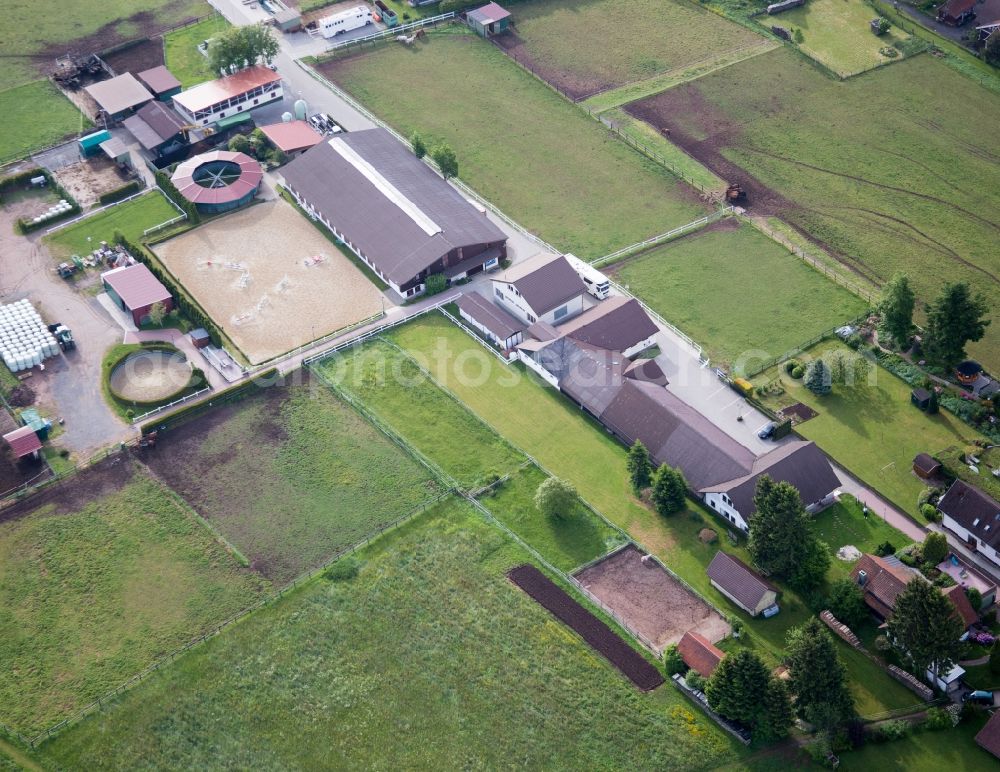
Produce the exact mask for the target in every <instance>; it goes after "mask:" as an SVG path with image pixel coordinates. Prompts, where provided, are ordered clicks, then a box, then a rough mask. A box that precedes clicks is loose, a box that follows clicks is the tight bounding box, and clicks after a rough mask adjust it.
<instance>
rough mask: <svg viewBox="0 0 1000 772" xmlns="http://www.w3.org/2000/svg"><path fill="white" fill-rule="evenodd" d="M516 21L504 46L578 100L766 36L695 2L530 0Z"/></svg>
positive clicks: (520, 8)
mask: <svg viewBox="0 0 1000 772" xmlns="http://www.w3.org/2000/svg"><path fill="white" fill-rule="evenodd" d="M611 19H613V20H614V21H613V22H610V21H609V20H611ZM654 20H655V21H654ZM514 22H515V25H516V32H512V33H509V34H507V35H500V36H499V37H497V38H496V43H497V45H498V46H500V47H501V48H503V49H504V50H505V51H506V52H507V53H508V54H509V55H510V56H512V57H513V58H515V59H517V60H518V61H519V62H521V63H523V64H525V65H526V66H528V67H529V68H530V69H531V70H532V71H534V72H535V73H537V74H538V75H539V77H541V78H543V79H544V80H546V81H548V82H549V83H551V84H552V85H554V86H555V87H556V88H558V89H559V90H560V91H563V92H564V93H566V94H567V95H568V96H569V97H570V98H571V99H583V98H586V97H589V96H592V95H594V94H595V93H598V92H601V91H605V90H607V89H611V88H615V87H617V86H622V85H625V84H627V83H632V82H634V81H637V80H645V79H649V78H653V77H655V76H656V75H661V74H662V73H664V72H666V71H668V70H674V69H677V68H678V67H683V66H685V65H690V64H692V63H694V62H696V61H700V60H704V59H707V58H711V57H713V56H717V55H719V54H724V53H726V52H728V51H732V50H736V49H741V48H746V47H748V46H753V45H756V44H759V43H761V42H763V41H762V39H761V37H760V36H759V35H756V34H755V33H753V32H751V31H750V30H748V29H746V28H745V27H741V26H740V25H738V24H736V23H734V22H730V21H727V20H725V19H723V18H720V17H719V16H718V15H716V14H714V13H712V12H711V11H707V10H705V9H704V8H702V7H700V6H698V5H696V4H695V3H693V2H688V0H666V2H657V0H584V2H577V1H575V0H530V2H525V3H518V4H517V8H516V9H514ZM665 30H670V31H671V32H670V33H668V34H664V31H665ZM682 30H683V34H679V33H680V32H681V31H682Z"/></svg>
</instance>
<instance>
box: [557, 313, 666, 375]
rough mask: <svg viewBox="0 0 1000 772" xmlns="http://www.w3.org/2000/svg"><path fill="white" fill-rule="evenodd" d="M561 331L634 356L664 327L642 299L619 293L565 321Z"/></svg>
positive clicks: (650, 343) (577, 339) (592, 343)
mask: <svg viewBox="0 0 1000 772" xmlns="http://www.w3.org/2000/svg"><path fill="white" fill-rule="evenodd" d="M559 332H560V334H562V335H566V336H569V337H571V338H573V340H575V341H578V342H580V343H586V344H589V345H591V346H596V347H598V348H603V349H608V350H609V351H620V352H621V353H622V354H623V355H624V356H626V357H632V356H635V355H636V354H638V353H639V352H640V351H644V350H645V349H647V348H649V347H650V346H652V345H653V344H654V343H655V342H656V336H657V334H658V333H659V332H660V328H659V327H657V326H656V323H655V322H654V321H653V320H652V319H650V318H649V314H647V313H646V312H645V311H644V310H643V308H642V306H641V305H640V304H639V301H638V300H636V299H635V298H629V297H625V296H623V295H615V296H614V297H610V298H608V299H607V300H603V301H601V302H600V303H598V304H597V305H596V306H594V307H593V308H589V309H587V310H586V311H584V312H583V313H582V314H580V315H579V316H577V317H576V318H574V319H571V320H570V321H568V322H566V323H564V324H561V325H560V326H559ZM661 375H662V373H661Z"/></svg>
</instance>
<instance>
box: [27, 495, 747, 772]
mask: <svg viewBox="0 0 1000 772" xmlns="http://www.w3.org/2000/svg"><path fill="white" fill-rule="evenodd" d="M525 559H526V555H525V554H524V553H523V552H522V551H521V550H520V549H519V548H517V547H516V546H515V545H513V544H512V543H511V542H510V541H509V540H507V539H506V537H505V536H503V535H502V533H501V532H500V531H498V530H497V529H495V528H493V527H491V526H489V525H487V524H485V523H484V522H483V521H482V520H481V519H480V518H479V517H478V516H477V515H476V514H475V513H474V512H473V511H471V509H470V508H469V507H468V505H467V504H464V503H462V502H461V501H459V500H455V499H452V500H450V501H449V502H447V503H445V504H444V505H441V506H439V507H438V508H437V509H435V510H432V511H430V512H428V513H426V514H424V515H422V516H421V517H420V518H418V519H417V520H414V521H412V522H411V523H409V524H407V525H406V526H404V527H403V528H401V529H399V530H398V531H394V532H391V533H389V534H387V535H386V536H385V537H384V538H383V539H381V540H379V541H378V542H375V543H374V544H372V545H371V546H370V547H368V548H366V549H365V550H363V551H362V552H361V553H359V555H358V557H357V558H356V563H354V565H356V566H357V567H358V572H357V575H356V576H354V577H353V578H341V579H339V580H336V581H331V580H327V579H317V580H316V581H314V582H311V583H309V584H307V585H305V586H304V587H302V588H301V589H300V590H298V591H297V592H295V593H293V594H291V595H288V596H286V597H285V598H284V599H283V600H281V601H280V602H278V603H276V604H274V605H273V606H270V607H268V608H267V609H265V610H263V611H261V612H260V613H258V614H256V615H254V616H253V617H251V618H250V619H249V620H247V621H246V622H245V623H243V624H240V625H238V626H236V627H234V628H232V629H230V630H229V631H227V633H226V634H225V635H223V636H219V637H217V638H214V639H212V640H211V641H210V642H208V643H207V644H206V645H205V646H204V647H201V648H199V649H198V650H197V651H195V652H193V653H192V654H191V655H190V656H188V657H185V658H184V659H182V660H179V661H178V662H177V663H175V665H174V666H172V667H171V668H169V669H166V670H164V671H161V672H160V673H159V674H157V675H156V676H154V677H153V678H150V679H149V680H148V681H146V682H145V683H143V684H142V685H141V686H139V687H138V688H136V689H135V690H133V691H131V692H129V693H127V694H126V695H124V696H123V697H122V698H121V699H120V700H118V701H117V702H116V704H114V705H113V706H112V707H110V708H109V709H107V710H105V711H104V712H102V713H99V714H95V715H93V716H91V717H90V718H88V719H87V720H85V721H84V722H82V723H80V724H78V725H77V726H75V727H72V728H71V729H69V730H68V731H67V732H66V733H64V734H62V735H60V736H58V737H57V738H55V739H54V740H53V741H52V742H51V743H49V744H47V745H46V746H44V747H43V749H42V752H41V755H42V757H43V761H45V762H46V763H48V764H52V765H55V766H58V767H66V768H79V769H94V768H108V769H134V768H135V767H136V766H141V765H143V764H145V763H148V762H149V760H151V759H157V760H163V761H168V762H169V764H170V765H171V766H176V767H182V768H188V769H195V768H204V767H218V766H220V765H221V766H233V767H244V766H254V767H257V768H277V769H291V768H302V767H312V766H314V765H315V764H316V762H317V760H318V759H320V760H322V763H323V765H324V766H331V767H339V768H356V767H362V766H363V767H377V768H386V769H389V768H393V769H413V768H435V769H454V768H461V767H484V768H496V767H506V766H511V765H516V766H523V767H526V768H556V769H581V768H588V769H598V768H633V769H634V768H639V769H653V768H659V769H686V768H704V767H705V766H713V765H717V764H719V763H721V762H724V761H730V760H734V759H735V758H737V751H736V750H735V748H736V744H735V743H733V742H732V741H730V740H729V739H728V738H727V736H726V735H724V734H723V733H722V732H721V730H719V729H718V728H716V727H715V726H714V725H713V724H711V722H709V721H708V719H707V718H705V717H704V716H703V715H702V714H701V713H700V712H698V711H697V709H695V708H693V707H691V706H689V705H688V704H687V703H685V702H684V700H683V698H682V697H681V696H680V695H679V694H678V693H677V692H676V691H675V690H674V689H672V688H670V687H669V686H666V687H660V688H659V689H658V690H656V691H655V692H652V693H649V694H643V693H641V692H639V691H637V690H636V689H635V688H634V687H633V686H632V685H631V684H630V683H629V682H628V681H626V680H625V679H624V678H623V677H622V676H621V675H620V674H619V673H618V672H617V671H616V670H614V669H613V668H612V667H611V666H610V665H609V664H608V663H607V662H606V661H605V660H604V659H603V658H601V657H600V656H599V655H597V654H596V653H595V652H593V650H591V649H590V648H589V647H587V646H586V644H584V643H583V642H582V641H581V640H580V639H579V638H578V637H577V636H576V635H574V634H573V633H571V632H570V631H569V630H568V629H567V628H565V627H564V626H563V625H562V624H561V623H559V622H558V621H556V620H555V619H554V618H553V617H552V616H550V615H549V614H548V612H546V611H545V610H544V609H542V608H541V607H540V606H538V605H537V604H536V603H535V602H534V601H532V600H530V599H529V598H528V597H527V596H526V595H525V594H523V593H522V592H520V591H519V590H518V589H517V588H516V587H515V586H514V585H513V584H512V583H511V582H509V581H508V580H507V578H506V577H505V576H504V572H505V571H506V570H507V569H508V568H510V567H512V566H514V565H516V564H519V563H522V562H524V561H525ZM348 560H350V559H348ZM341 573H342V575H343V574H345V573H346V574H349V573H350V572H349V571H343V572H341ZM110 737H113V738H115V740H114V742H110V743H109V742H108V738H110Z"/></svg>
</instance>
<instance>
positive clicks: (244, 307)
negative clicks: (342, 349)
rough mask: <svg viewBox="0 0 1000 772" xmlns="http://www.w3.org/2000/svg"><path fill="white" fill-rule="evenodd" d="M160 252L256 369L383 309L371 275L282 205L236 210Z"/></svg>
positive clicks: (170, 242) (163, 245) (167, 244)
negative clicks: (261, 363)
mask: <svg viewBox="0 0 1000 772" xmlns="http://www.w3.org/2000/svg"><path fill="white" fill-rule="evenodd" d="M279 234H280V238H279V237H278V236H279ZM153 249H154V251H155V252H156V256H157V257H158V258H159V259H160V261H161V262H162V263H163V265H164V267H165V268H166V269H167V270H168V271H169V272H170V273H171V274H173V275H174V276H175V277H176V278H177V279H178V280H179V281H180V282H181V284H183V285H184V287H185V289H187V291H188V292H189V293H190V294H191V295H192V296H193V297H194V299H195V300H197V301H198V303H199V304H201V306H202V308H204V309H205V311H207V312H208V314H209V315H210V316H211V317H212V318H213V319H214V320H215V322H216V324H218V325H219V326H220V327H221V328H223V329H224V330H225V331H226V334H227V335H228V336H229V337H230V338H231V339H232V341H233V342H234V343H235V344H236V345H237V346H238V347H239V348H240V350H241V351H242V352H243V353H244V354H245V355H246V357H247V358H248V359H249V360H250V361H251V362H252V363H258V362H263V361H266V360H268V359H270V358H272V357H274V356H277V355H279V354H283V353H285V352H286V351H290V350H292V349H294V348H297V347H298V346H301V345H303V344H304V343H308V342H309V341H311V340H315V339H316V338H319V337H322V336H324V335H326V334H327V333H330V332H333V331H335V330H339V329H342V328H344V327H347V326H349V325H351V324H354V323H355V322H359V321H361V320H363V319H367V318H369V317H371V316H373V315H375V314H378V313H379V312H380V311H381V309H382V303H381V300H380V296H379V292H378V290H377V289H376V288H375V287H374V286H372V284H371V282H369V281H368V280H367V279H366V278H365V276H364V274H362V273H361V271H359V270H358V269H357V268H356V267H355V266H354V265H353V264H352V263H351V261H350V260H348V259H347V258H346V257H345V256H344V255H343V254H342V253H341V252H340V251H339V250H338V249H337V248H336V247H334V245H333V244H331V243H330V242H329V241H328V240H327V239H325V238H324V237H323V234H321V233H319V232H318V231H317V230H316V228H314V227H313V226H312V224H311V223H309V221H308V220H306V219H305V217H303V216H301V215H300V214H299V213H298V212H296V211H295V209H293V208H292V207H291V206H290V205H289V204H288V203H286V202H285V201H283V200H277V201H269V202H265V203H260V204H257V205H255V206H252V207H249V208H247V209H244V210H243V211H240V212H234V213H232V214H229V215H227V216H226V217H223V218H220V219H217V220H213V221H211V222H208V223H205V224H203V225H201V226H199V227H197V228H195V229H193V230H191V231H188V232H187V233H183V234H181V235H180V236H176V237H174V238H172V239H169V240H167V241H163V242H161V243H159V244H157V245H156V246H155V247H154V248H153Z"/></svg>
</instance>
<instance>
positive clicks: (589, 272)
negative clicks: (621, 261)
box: [565, 254, 611, 300]
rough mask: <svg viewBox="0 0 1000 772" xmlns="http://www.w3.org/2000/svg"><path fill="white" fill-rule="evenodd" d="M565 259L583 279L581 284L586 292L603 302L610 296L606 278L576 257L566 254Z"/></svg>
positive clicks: (609, 284) (609, 283)
mask: <svg viewBox="0 0 1000 772" xmlns="http://www.w3.org/2000/svg"><path fill="white" fill-rule="evenodd" d="M565 257H566V260H567V261H568V262H569V264H570V265H571V266H573V270H574V271H576V272H577V274H579V276H580V278H581V279H583V283H584V284H585V285H587V292H589V293H590V294H591V295H593V296H594V297H595V298H597V299H598V300H604V299H605V298H606V297H608V296H609V295H610V294H611V282H609V281H608V277H607V276H605V275H604V274H603V273H601V272H600V271H598V270H597V269H596V268H594V267H593V266H591V265H588V264H587V263H585V262H583V260H581V259H580V258H579V257H577V256H576V255H570V254H567V255H565Z"/></svg>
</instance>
